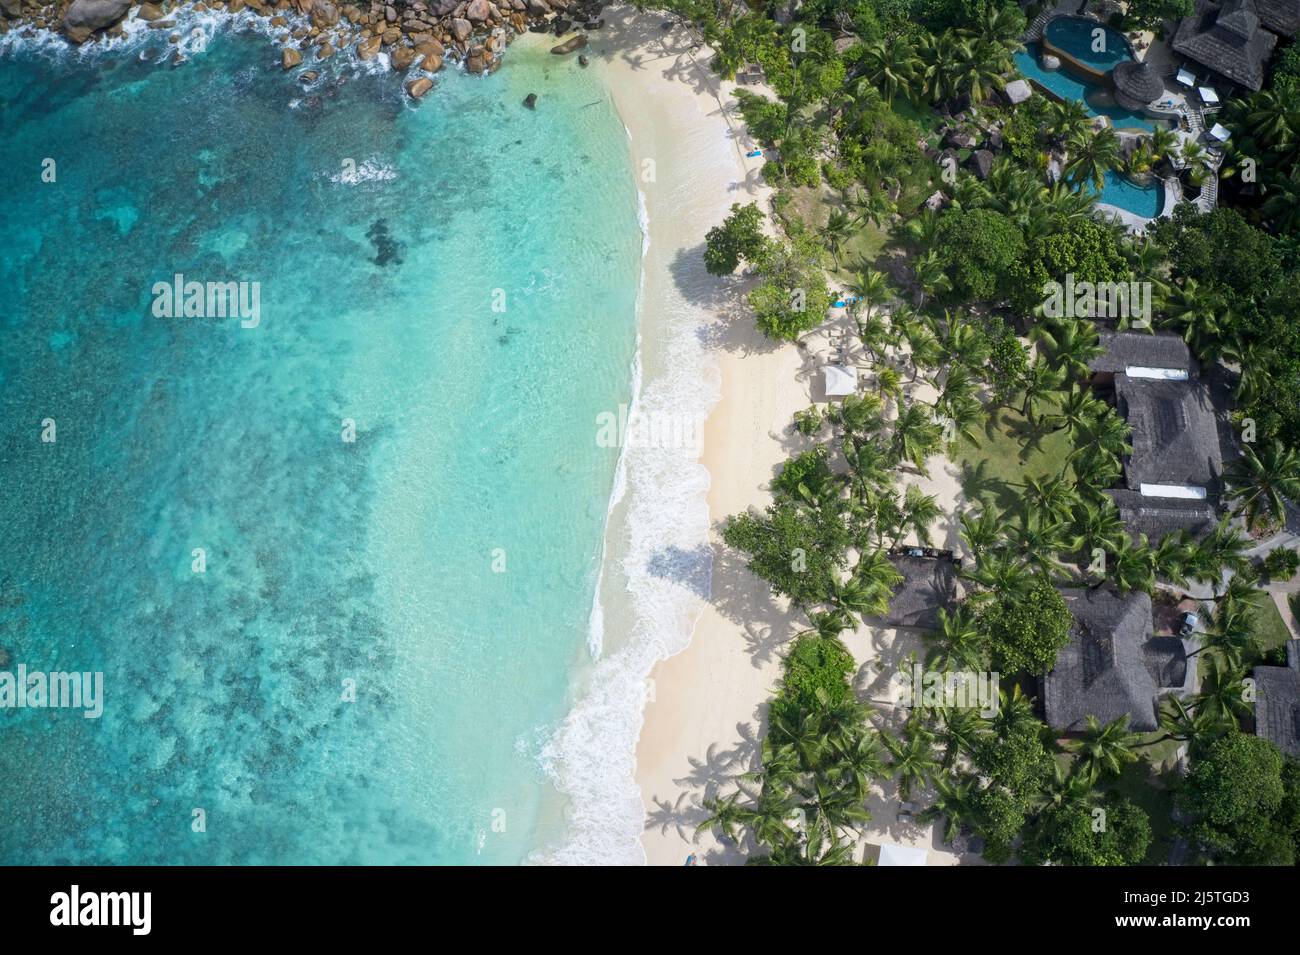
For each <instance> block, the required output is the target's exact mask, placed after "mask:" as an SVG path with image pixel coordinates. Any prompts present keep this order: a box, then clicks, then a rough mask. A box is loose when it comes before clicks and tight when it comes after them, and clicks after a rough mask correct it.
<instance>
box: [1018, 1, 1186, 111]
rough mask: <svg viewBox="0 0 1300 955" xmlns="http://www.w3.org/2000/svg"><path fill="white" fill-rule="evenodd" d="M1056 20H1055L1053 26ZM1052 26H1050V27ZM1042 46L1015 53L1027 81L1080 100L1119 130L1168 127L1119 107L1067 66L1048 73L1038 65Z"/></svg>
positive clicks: (1109, 96) (1054, 94) (1057, 93)
mask: <svg viewBox="0 0 1300 955" xmlns="http://www.w3.org/2000/svg"><path fill="white" fill-rule="evenodd" d="M1055 22H1057V21H1055V20H1053V21H1052V23H1055ZM1051 25H1052V24H1051V23H1049V24H1048V26H1049V27H1050V26H1051ZM1039 49H1040V48H1039V45H1038V44H1037V43H1030V44H1029V45H1028V46H1027V47H1026V48H1025V49H1024V50H1022V51H1021V52H1019V53H1017V54H1015V57H1014V59H1015V61H1016V67H1017V68H1018V69H1019V70H1020V73H1021V75H1023V76H1024V77H1025V79H1027V80H1029V81H1031V82H1032V83H1034V84H1036V85H1037V86H1038V87H1040V88H1041V89H1044V90H1046V91H1047V92H1048V93H1050V94H1051V95H1053V96H1055V97H1056V98H1057V99H1072V100H1078V101H1079V102H1080V103H1082V104H1083V105H1084V106H1085V107H1086V108H1087V110H1088V115H1090V116H1105V117H1106V118H1107V119H1109V120H1110V124H1111V125H1112V126H1114V127H1115V128H1116V129H1131V130H1142V131H1144V132H1148V133H1149V132H1154V131H1155V129H1156V128H1157V127H1159V128H1168V124H1167V123H1165V122H1164V121H1163V120H1159V119H1151V118H1150V117H1149V116H1142V115H1140V114H1138V113H1134V112H1131V111H1130V110H1127V109H1125V108H1124V107H1122V106H1120V105H1119V104H1118V103H1116V102H1115V101H1114V99H1112V98H1111V95H1110V93H1109V91H1107V90H1105V89H1102V88H1101V87H1100V86H1098V85H1096V84H1095V83H1089V82H1087V81H1086V80H1081V79H1079V78H1078V77H1076V76H1074V75H1073V74H1072V73H1069V72H1067V69H1068V67H1066V66H1065V65H1064V64H1063V65H1062V68H1061V69H1059V70H1045V69H1043V68H1042V66H1040V65H1039V60H1038V56H1039Z"/></svg>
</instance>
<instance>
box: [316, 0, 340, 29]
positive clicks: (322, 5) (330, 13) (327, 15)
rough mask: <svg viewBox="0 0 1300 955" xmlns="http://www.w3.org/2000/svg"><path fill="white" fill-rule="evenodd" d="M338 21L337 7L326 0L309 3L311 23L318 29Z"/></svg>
mask: <svg viewBox="0 0 1300 955" xmlns="http://www.w3.org/2000/svg"><path fill="white" fill-rule="evenodd" d="M338 22H339V8H338V7H336V6H334V4H332V3H329V2H328V0H316V2H315V3H313V4H312V5H311V23H312V26H314V27H316V28H317V29H319V30H323V29H325V28H326V27H332V26H334V24H336V23H338Z"/></svg>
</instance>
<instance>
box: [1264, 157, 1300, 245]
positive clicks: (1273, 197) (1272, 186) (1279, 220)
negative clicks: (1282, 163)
mask: <svg viewBox="0 0 1300 955" xmlns="http://www.w3.org/2000/svg"><path fill="white" fill-rule="evenodd" d="M1265 185H1266V186H1267V190H1268V192H1267V194H1266V195H1265V197H1264V205H1263V208H1262V211H1263V213H1264V215H1266V216H1268V218H1270V219H1271V220H1272V221H1273V226H1274V227H1275V228H1276V229H1277V230H1278V231H1279V232H1282V233H1287V234H1294V233H1296V232H1300V167H1296V166H1294V165H1293V166H1291V169H1290V172H1288V173H1281V172H1278V173H1276V174H1274V175H1270V176H1269V177H1268V178H1267V180H1266V182H1265Z"/></svg>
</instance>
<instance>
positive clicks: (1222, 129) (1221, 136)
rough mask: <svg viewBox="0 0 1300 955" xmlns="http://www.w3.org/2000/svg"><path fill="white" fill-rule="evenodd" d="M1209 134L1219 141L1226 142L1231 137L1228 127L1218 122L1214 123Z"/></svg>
mask: <svg viewBox="0 0 1300 955" xmlns="http://www.w3.org/2000/svg"><path fill="white" fill-rule="evenodd" d="M1210 135H1211V136H1213V137H1214V138H1215V139H1217V140H1218V141H1219V142H1221V143H1226V142H1227V141H1228V140H1229V138H1231V136H1232V133H1231V132H1230V131H1229V130H1228V127H1226V126H1223V125H1221V124H1220V123H1215V124H1214V127H1213V128H1212V129H1211V130H1210Z"/></svg>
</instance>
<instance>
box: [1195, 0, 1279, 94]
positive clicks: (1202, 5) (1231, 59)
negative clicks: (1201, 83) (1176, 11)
mask: <svg viewBox="0 0 1300 955" xmlns="http://www.w3.org/2000/svg"><path fill="white" fill-rule="evenodd" d="M1297 26H1300V0H1226V2H1224V3H1222V4H1216V3H1211V2H1209V0H1198V2H1197V4H1196V12H1195V13H1194V14H1193V15H1192V16H1190V17H1184V18H1183V19H1182V20H1181V21H1180V22H1179V24H1178V29H1177V31H1176V32H1175V33H1174V38H1173V42H1172V46H1173V49H1174V51H1175V52H1176V53H1178V54H1180V55H1182V56H1184V57H1186V58H1187V59H1189V60H1191V61H1193V62H1195V63H1196V64H1198V65H1200V66H1202V67H1204V68H1205V69H1207V70H1209V71H1210V72H1211V73H1212V74H1213V75H1214V78H1215V79H1216V80H1217V81H1218V82H1219V84H1220V85H1225V86H1227V85H1236V86H1240V87H1243V88H1244V89H1248V90H1258V89H1259V88H1260V87H1261V86H1262V85H1263V82H1264V65H1265V63H1267V62H1268V58H1269V56H1270V55H1272V53H1273V48H1274V47H1275V46H1277V43H1278V38H1279V37H1280V36H1281V37H1290V36H1294V35H1295V32H1296V27H1297Z"/></svg>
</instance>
